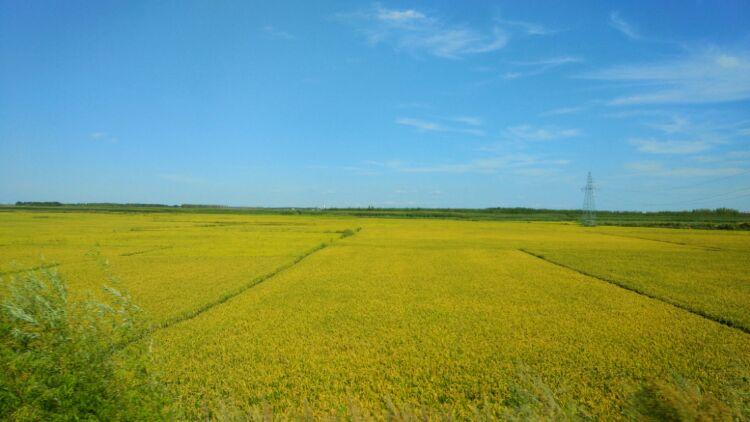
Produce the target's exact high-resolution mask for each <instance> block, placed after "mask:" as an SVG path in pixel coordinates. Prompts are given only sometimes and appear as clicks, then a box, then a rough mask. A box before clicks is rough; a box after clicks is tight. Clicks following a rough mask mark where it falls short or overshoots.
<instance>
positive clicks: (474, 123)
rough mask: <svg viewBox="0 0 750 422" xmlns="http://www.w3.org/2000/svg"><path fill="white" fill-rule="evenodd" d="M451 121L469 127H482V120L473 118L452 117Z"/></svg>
mask: <svg viewBox="0 0 750 422" xmlns="http://www.w3.org/2000/svg"><path fill="white" fill-rule="evenodd" d="M451 120H453V121H454V122H458V123H463V124H465V125H469V126H482V119H480V118H479V117H475V116H457V117H453V118H452V119H451Z"/></svg>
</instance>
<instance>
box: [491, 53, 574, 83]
mask: <svg viewBox="0 0 750 422" xmlns="http://www.w3.org/2000/svg"><path fill="white" fill-rule="evenodd" d="M582 61H583V60H581V59H580V58H578V57H572V56H560V57H551V58H547V59H540V60H532V61H518V62H510V64H511V65H513V66H515V68H516V70H514V71H510V72H506V73H505V74H504V75H503V78H504V79H516V78H520V77H522V76H534V75H539V74H542V73H545V72H547V71H548V70H551V69H554V68H556V67H560V66H563V65H566V64H570V63H579V62H582Z"/></svg>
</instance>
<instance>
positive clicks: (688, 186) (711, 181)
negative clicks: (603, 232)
mask: <svg viewBox="0 0 750 422" xmlns="http://www.w3.org/2000/svg"><path fill="white" fill-rule="evenodd" d="M748 173H750V170H744V171H741V172H739V173H735V174H730V175H728V176H720V177H715V178H713V179H708V180H704V181H702V182H698V183H692V184H689V185H682V186H675V187H667V188H660V189H651V190H636V189H618V190H620V191H622V192H633V193H658V192H669V191H673V190H682V189H690V188H694V187H696V186H704V185H708V184H710V183H714V182H718V181H721V180H726V179H731V178H733V177H737V176H742V175H745V174H748Z"/></svg>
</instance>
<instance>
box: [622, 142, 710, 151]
mask: <svg viewBox="0 0 750 422" xmlns="http://www.w3.org/2000/svg"><path fill="white" fill-rule="evenodd" d="M629 142H630V144H631V145H633V146H635V147H636V149H637V150H638V151H640V152H645V153H648V154H695V153H698V152H703V151H706V150H708V149H710V148H711V147H712V146H713V144H712V143H711V142H706V141H673V140H666V141H664V140H656V139H631V140H630V141H629Z"/></svg>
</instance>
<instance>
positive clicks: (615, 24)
mask: <svg viewBox="0 0 750 422" xmlns="http://www.w3.org/2000/svg"><path fill="white" fill-rule="evenodd" d="M609 26H611V27H612V28H615V29H616V30H618V31H620V32H622V33H623V34H624V35H625V36H626V37H628V38H630V39H633V40H637V39H640V38H641V35H640V34H639V33H638V31H637V30H636V29H635V28H634V27H633V25H631V24H629V23H627V22H625V20H623V19H622V18H621V17H620V12H612V13H610V14H609Z"/></svg>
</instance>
